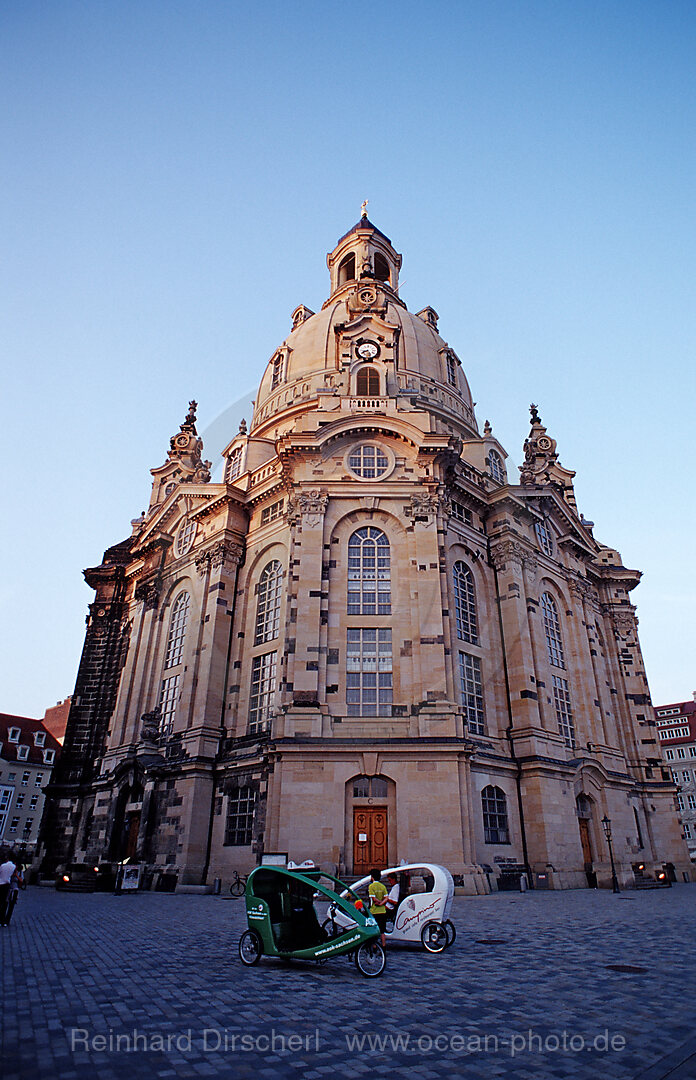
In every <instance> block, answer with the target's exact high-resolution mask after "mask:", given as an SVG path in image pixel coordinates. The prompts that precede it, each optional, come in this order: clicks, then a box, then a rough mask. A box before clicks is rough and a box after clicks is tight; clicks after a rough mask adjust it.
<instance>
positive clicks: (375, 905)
mask: <svg viewBox="0 0 696 1080" xmlns="http://www.w3.org/2000/svg"><path fill="white" fill-rule="evenodd" d="M370 877H371V878H372V881H371V882H370V884H369V886H368V889H367V892H368V896H369V897H370V915H372V916H373V917H374V920H375V922H376V923H377V925H378V927H379V929H380V932H381V935H382V937H381V942H382V948H384V946H385V945H386V944H387V939H386V937H385V930H386V928H387V908H386V905H385V900H386V898H387V888H386V886H385V885H384V884H383V882H382V880H381V879H382V874H381V873H380V871H379V870H370Z"/></svg>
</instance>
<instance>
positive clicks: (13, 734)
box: [7, 727, 20, 742]
mask: <svg viewBox="0 0 696 1080" xmlns="http://www.w3.org/2000/svg"><path fill="white" fill-rule="evenodd" d="M19 735H20V730H19V728H18V727H11V728H10V730H9V731H8V733H7V738H8V739H9V741H10V742H19Z"/></svg>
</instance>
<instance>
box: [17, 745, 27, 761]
mask: <svg viewBox="0 0 696 1080" xmlns="http://www.w3.org/2000/svg"><path fill="white" fill-rule="evenodd" d="M28 757H29V747H28V746H18V747H17V761H26V760H27V758H28Z"/></svg>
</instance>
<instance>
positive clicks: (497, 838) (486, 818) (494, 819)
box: [481, 784, 510, 844]
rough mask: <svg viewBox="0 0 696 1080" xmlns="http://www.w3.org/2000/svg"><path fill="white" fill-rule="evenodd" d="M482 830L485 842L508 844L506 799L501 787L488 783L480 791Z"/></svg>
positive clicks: (508, 830)
mask: <svg viewBox="0 0 696 1080" xmlns="http://www.w3.org/2000/svg"><path fill="white" fill-rule="evenodd" d="M481 804H482V808H483V832H484V838H485V842H486V843H487V844H509V843H510V829H509V826H508V814H507V799H506V797H505V792H504V791H503V790H502V788H499V787H495V786H494V785H493V784H489V785H488V787H485V788H484V789H483V791H482V792H481Z"/></svg>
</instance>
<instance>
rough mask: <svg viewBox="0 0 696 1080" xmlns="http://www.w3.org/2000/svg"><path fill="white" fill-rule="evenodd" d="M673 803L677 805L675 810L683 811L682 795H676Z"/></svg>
mask: <svg viewBox="0 0 696 1080" xmlns="http://www.w3.org/2000/svg"><path fill="white" fill-rule="evenodd" d="M675 802H676V804H677V810H683V809H684V796H683V795H676V796H675Z"/></svg>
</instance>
